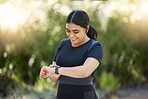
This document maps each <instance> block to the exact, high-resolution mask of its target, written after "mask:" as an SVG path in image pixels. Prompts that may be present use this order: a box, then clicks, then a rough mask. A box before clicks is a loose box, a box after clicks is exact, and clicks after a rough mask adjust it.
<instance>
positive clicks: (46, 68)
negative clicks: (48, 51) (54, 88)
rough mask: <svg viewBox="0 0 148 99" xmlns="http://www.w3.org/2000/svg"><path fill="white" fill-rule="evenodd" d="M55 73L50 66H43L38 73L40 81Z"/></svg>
mask: <svg viewBox="0 0 148 99" xmlns="http://www.w3.org/2000/svg"><path fill="white" fill-rule="evenodd" d="M54 73H55V68H53V67H50V66H43V67H42V68H41V71H40V79H41V78H47V77H49V76H51V75H53V74H54Z"/></svg>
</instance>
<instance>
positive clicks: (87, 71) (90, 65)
mask: <svg viewBox="0 0 148 99" xmlns="http://www.w3.org/2000/svg"><path fill="white" fill-rule="evenodd" d="M99 64H100V63H99V61H98V60H97V59H95V58H91V57H90V58H87V59H86V61H85V62H84V64H83V65H82V66H75V67H61V68H59V70H58V71H59V74H60V75H65V76H69V77H74V78H85V77H88V76H90V75H91V73H92V72H93V71H94V70H95V69H96V68H97V67H98V66H99ZM42 71H43V72H42ZM54 73H55V68H50V67H46V66H44V67H43V68H42V70H41V74H40V75H41V77H43V78H46V77H47V76H46V75H45V74H48V75H51V74H54Z"/></svg>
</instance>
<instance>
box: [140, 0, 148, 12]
mask: <svg viewBox="0 0 148 99" xmlns="http://www.w3.org/2000/svg"><path fill="white" fill-rule="evenodd" d="M140 8H141V12H142V13H143V14H146V13H148V1H147V2H142V3H141V5H140Z"/></svg>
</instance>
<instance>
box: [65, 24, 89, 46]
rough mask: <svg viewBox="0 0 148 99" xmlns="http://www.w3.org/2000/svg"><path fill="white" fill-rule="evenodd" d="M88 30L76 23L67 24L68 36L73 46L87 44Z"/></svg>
mask: <svg viewBox="0 0 148 99" xmlns="http://www.w3.org/2000/svg"><path fill="white" fill-rule="evenodd" d="M85 31H86V29H85V28H82V27H81V26H79V25H76V24H74V23H66V34H67V36H68V38H69V39H70V41H71V43H72V45H74V46H79V45H81V44H83V42H85V40H86V38H87V35H86V33H85Z"/></svg>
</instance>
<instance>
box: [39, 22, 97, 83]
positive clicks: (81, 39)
mask: <svg viewBox="0 0 148 99" xmlns="http://www.w3.org/2000/svg"><path fill="white" fill-rule="evenodd" d="M88 30H89V25H88V26H87V27H86V28H83V27H81V26H79V25H76V24H74V23H67V24H66V34H67V36H68V38H69V39H70V41H71V44H72V46H73V47H78V46H80V45H82V44H84V43H86V42H87V41H89V40H90V38H89V37H88V36H87V32H88ZM99 64H100V63H99V61H98V60H97V59H95V58H92V57H89V58H87V59H86V61H85V62H84V64H83V65H81V66H75V67H60V68H59V70H58V72H59V75H57V74H55V66H56V62H54V61H53V63H52V65H50V66H43V67H42V68H41V71H40V78H47V77H49V78H50V80H51V81H53V82H56V81H57V80H58V78H59V76H60V75H65V76H69V77H74V78H85V77H88V76H90V75H91V73H92V72H93V71H94V70H95V69H96V68H97V67H98V66H99Z"/></svg>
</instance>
